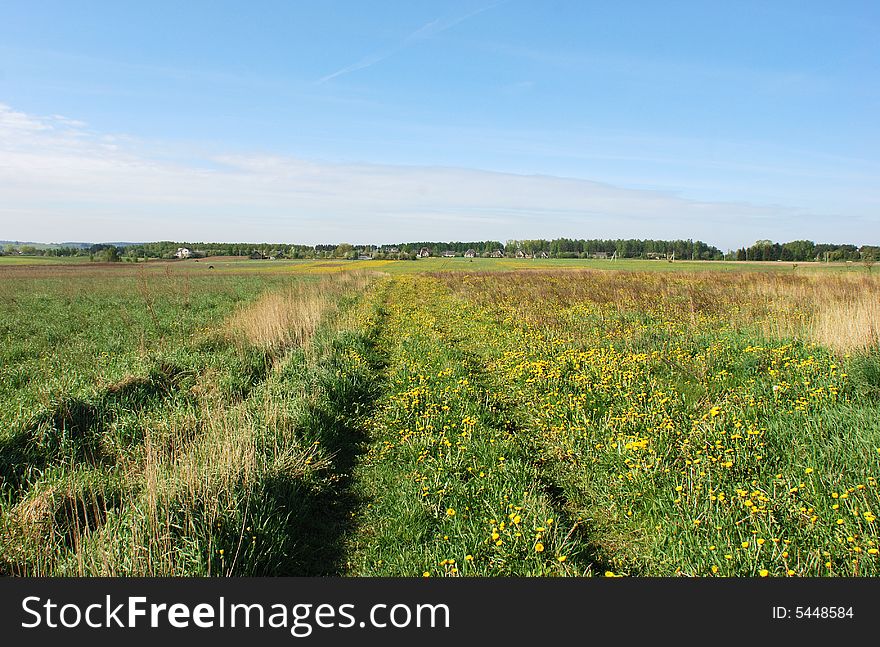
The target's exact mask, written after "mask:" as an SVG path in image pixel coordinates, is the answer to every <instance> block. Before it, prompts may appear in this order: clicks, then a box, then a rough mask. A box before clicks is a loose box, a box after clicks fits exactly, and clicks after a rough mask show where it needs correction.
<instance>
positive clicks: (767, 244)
mask: <svg viewBox="0 0 880 647" xmlns="http://www.w3.org/2000/svg"><path fill="white" fill-rule="evenodd" d="M10 255H18V256H56V257H63V256H79V257H83V256H87V257H88V258H89V260H92V261H96V262H142V261H145V260H149V259H168V260H171V259H177V260H186V259H199V258H205V257H213V256H227V257H239V258H241V257H246V258H249V259H251V260H260V261H263V260H268V261H273V260H283V259H315V258H335V259H345V260H413V261H415V260H419V259H424V258H447V259H453V258H464V259H476V258H517V259H551V258H582V259H602V260H609V261H614V260H617V259H623V258H638V259H646V260H656V261H670V262H671V261H675V260H707V261H708V260H732V261H791V262H812V261H819V262H840V261H849V262H858V261H861V262H865V263H873V261H874V260H875V259H878V258H880V247H878V246H872V245H861V246H857V245H852V244H824V243H823V244H817V243H814V242H812V241H809V240H796V241H791V242H787V243H776V242H772V241H770V240H759V241H757V242H755V243H754V244H753V245H751V246H749V247H742V248H740V249H738V250H728V251H727V252H722V251H721V250H720V249H718V248H717V247H714V246H712V245H709V244H707V243H704V242H702V241H699V240H696V241H695V240H654V239H572V238H556V239H552V240H545V239H532V240H508V241H506V242H505V243H501V242H500V241H479V242H414V243H398V244H377V245H371V244H358V245H356V244H351V243H339V244H327V245H299V244H289V243H288V244H279V243H257V244H254V243H188V242H172V241H159V242H151V243H125V242H116V243H51V244H44V243H23V242H18V241H0V256H10Z"/></svg>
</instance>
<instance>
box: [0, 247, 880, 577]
mask: <svg viewBox="0 0 880 647" xmlns="http://www.w3.org/2000/svg"><path fill="white" fill-rule="evenodd" d="M0 260H2V259H0ZM0 339H2V344H0V573H3V574H7V575H351V576H372V575H390V576H496V575H527V576H544V575H550V576H557V575H558V576H585V575H599V576H618V575H628V576H640V575H641V576H669V575H685V576H737V577H765V576H774V577H775V576H783V577H784V576H815V575H821V576H876V575H878V574H880V535H878V525H877V522H876V518H875V515H876V514H877V512H878V511H880V495H878V483H877V479H878V478H880V415H878V414H880V352H878V343H880V279H877V278H876V277H875V276H874V275H872V274H871V273H870V272H869V271H867V270H866V269H865V268H860V267H852V266H849V267H848V266H846V265H843V264H842V265H836V266H835V265H831V266H824V265H820V264H800V265H799V266H797V267H794V266H793V265H792V264H781V263H754V264H751V263H749V264H746V263H720V262H699V261H698V262H680V261H676V262H675V263H666V262H660V261H629V260H626V261H615V262H609V261H578V260H572V261H565V260H526V261H521V260H516V259H498V260H495V259H475V260H474V261H473V262H472V261H470V260H469V259H423V260H420V261H415V262H408V261H397V262H395V261H351V262H347V261H333V260H329V259H328V260H321V261H272V262H269V261H243V260H238V259H200V261H199V262H194V261H182V262H171V263H165V262H150V263H140V264H126V263H117V264H107V265H101V264H89V263H77V264H71V265H65V264H59V263H51V264H44V265H39V266H37V265H34V266H30V265H27V264H25V263H22V261H21V260H19V259H16V263H15V264H14V265H13V264H8V265H0Z"/></svg>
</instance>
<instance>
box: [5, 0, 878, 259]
mask: <svg viewBox="0 0 880 647" xmlns="http://www.w3.org/2000/svg"><path fill="white" fill-rule="evenodd" d="M878 115H880V3H877V2H876V1H869V2H857V1H855V0H852V1H848V0H841V1H839V2H834V3H832V2H827V1H825V2H811V1H798V2H787V1H785V0H774V2H766V1H756V2H753V1H751V0H742V1H738V2H729V1H727V2H716V1H714V0H699V1H694V2H684V1H675V0H671V1H664V2H652V1H648V0H644V1H642V2H634V1H628V0H620V1H617V2H585V1H581V0H568V1H561V0H545V1H539V0H507V1H504V0H500V1H498V0H447V1H443V2H440V1H427V0H409V1H406V2H390V1H389V2H379V1H377V2H362V1H357V2H355V1H349V2H343V1H336V0H303V1H292V0H291V1H278V2H270V1H258V0H255V1H253V2H243V1H239V2H226V1H216V0H215V1H211V2H208V1H200V0H192V1H189V2H180V1H179V0H175V1H174V2H165V1H161V0H152V1H151V2H141V3H130V2H99V1H95V0H92V1H88V0H85V1H82V2H75V3H74V2H68V1H63V2H51V1H38V0H27V1H19V0H4V2H3V3H2V4H0V239H7V240H28V241H39V242H62V241H96V242H100V241H118V240H128V241H150V240H178V241H239V242H263V241H266V242H288V243H304V244H316V243H337V242H353V243H374V244H376V243H390V242H403V241H417V240H484V239H490V240H500V241H505V240H508V239H524V238H555V237H571V238H662V239H673V238H685V239H687V238H693V239H700V240H703V241H705V242H708V243H709V244H713V245H716V246H718V247H719V248H721V249H723V250H726V249H735V248H737V247H739V246H742V245H748V244H751V243H752V242H754V241H755V240H758V239H771V240H777V241H780V242H782V241H788V240H795V239H804V238H807V239H811V240H814V241H815V242H838V243H845V242H852V243H855V244H880V181H878V180H880V125H878V123H880V119H878Z"/></svg>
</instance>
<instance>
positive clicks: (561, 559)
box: [556, 548, 877, 562]
mask: <svg viewBox="0 0 880 647" xmlns="http://www.w3.org/2000/svg"><path fill="white" fill-rule="evenodd" d="M872 550H873V551H874V552H875V553H876V552H877V549H876V548H874V549H872ZM868 552H870V551H868ZM567 559H568V557H566V556H565V555H560V556H559V557H557V558H556V561H557V562H564V561H565V560H567Z"/></svg>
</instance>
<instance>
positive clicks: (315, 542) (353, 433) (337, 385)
mask: <svg viewBox="0 0 880 647" xmlns="http://www.w3.org/2000/svg"><path fill="white" fill-rule="evenodd" d="M352 349H353V350H355V351H357V352H358V354H359V355H360V356H361V357H363V358H365V359H366V365H361V366H360V367H359V368H356V369H355V370H352V367H351V366H350V365H347V364H346V361H350V360H346V359H344V358H345V356H346V351H349V350H352ZM384 370H385V362H384V358H382V357H381V356H380V355H379V354H378V352H377V350H376V348H375V346H374V345H373V344H372V343H371V342H369V341H367V340H365V339H363V338H355V337H353V336H348V337H347V338H342V339H340V340H337V341H336V342H334V343H333V344H331V350H330V352H329V357H328V358H327V359H326V361H325V362H324V363H323V364H322V366H321V368H320V369H319V373H318V375H317V376H316V379H315V383H314V386H315V389H316V391H318V392H320V393H321V395H320V397H318V398H316V402H315V403H314V404H313V405H311V406H310V407H309V408H308V409H307V411H306V412H305V413H304V414H303V416H302V419H301V421H300V424H299V425H298V426H299V433H300V434H301V435H302V437H303V439H304V440H305V441H307V442H311V441H318V442H319V443H320V445H321V447H322V448H323V449H324V451H326V452H327V453H328V454H329V455H331V456H332V465H331V467H330V468H329V471H328V472H327V473H326V474H324V475H323V478H322V479H321V480H320V481H319V482H308V481H304V480H303V479H302V478H297V477H293V476H291V477H288V476H283V475H282V476H273V477H270V478H268V479H266V480H265V481H263V482H262V483H261V486H260V487H259V488H258V490H257V491H256V492H254V494H253V495H252V499H251V504H250V505H251V514H250V515H249V517H250V518H251V519H253V520H254V521H257V520H260V519H262V520H264V523H263V524H261V525H262V528H260V529H259V530H258V532H260V533H261V534H262V535H263V536H264V537H266V536H267V535H268V538H269V540H270V541H271V542H272V544H271V546H270V549H269V550H266V549H263V550H260V551H254V552H253V554H252V559H251V560H248V557H247V551H246V550H245V551H244V554H243V556H244V557H245V564H247V565H246V566H243V570H246V571H247V573H235V574H236V575H239V574H241V575H244V574H248V575H272V576H334V575H341V574H342V573H344V572H345V570H346V564H345V554H346V540H347V538H348V537H349V535H350V534H351V533H352V532H353V531H354V529H355V523H354V519H355V515H354V512H355V510H357V509H358V508H359V507H360V506H362V505H364V503H365V502H364V501H363V500H362V499H361V497H360V496H359V495H358V494H356V493H355V491H354V489H353V487H352V485H353V483H352V480H353V479H352V470H353V468H354V466H355V464H356V462H357V460H358V458H359V457H360V456H361V455H362V454H363V453H364V452H365V451H366V445H367V436H366V433H365V431H364V429H363V427H362V421H363V420H364V419H365V418H366V417H367V416H369V415H370V413H371V412H372V410H373V408H374V406H375V402H376V400H377V398H378V397H379V395H380V393H381V389H382V383H383V379H384ZM273 521H274V522H273ZM267 522H268V523H267ZM267 525H268V526H271V528H267V527H266V526H267ZM248 561H250V563H249V564H248Z"/></svg>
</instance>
